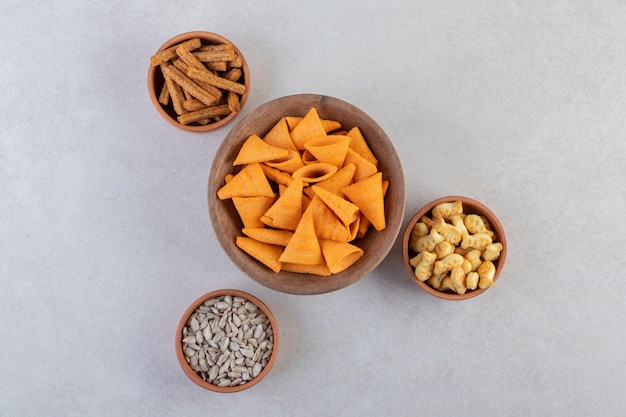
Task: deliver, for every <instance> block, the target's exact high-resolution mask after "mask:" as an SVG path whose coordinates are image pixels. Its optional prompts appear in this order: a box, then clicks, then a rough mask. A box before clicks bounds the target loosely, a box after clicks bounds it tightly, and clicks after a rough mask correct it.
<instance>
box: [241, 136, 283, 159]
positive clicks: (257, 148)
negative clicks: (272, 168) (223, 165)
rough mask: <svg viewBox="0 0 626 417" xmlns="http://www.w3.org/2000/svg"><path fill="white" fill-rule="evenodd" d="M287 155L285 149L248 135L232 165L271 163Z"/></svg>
mask: <svg viewBox="0 0 626 417" xmlns="http://www.w3.org/2000/svg"><path fill="white" fill-rule="evenodd" d="M287 155H289V151H288V150H287V149H282V148H278V147H276V146H272V145H270V144H269V143H267V142H265V141H263V139H261V138H260V137H258V136H257V135H250V136H249V137H248V139H246V141H245V142H244V143H243V145H242V147H241V149H240V150H239V153H238V154H237V157H236V158H235V161H234V162H233V165H243V164H251V163H253V162H265V161H272V160H274V159H280V158H284V157H286V156H287Z"/></svg>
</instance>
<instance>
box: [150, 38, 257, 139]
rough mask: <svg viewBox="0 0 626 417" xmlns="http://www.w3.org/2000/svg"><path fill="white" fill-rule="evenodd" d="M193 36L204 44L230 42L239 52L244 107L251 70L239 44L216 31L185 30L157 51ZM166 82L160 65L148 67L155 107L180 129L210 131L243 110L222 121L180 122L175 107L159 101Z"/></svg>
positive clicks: (221, 125) (151, 97)
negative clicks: (244, 86) (163, 104)
mask: <svg viewBox="0 0 626 417" xmlns="http://www.w3.org/2000/svg"><path fill="white" fill-rule="evenodd" d="M193 38H200V39H201V40H202V44H203V45H217V44H222V43H229V44H231V45H232V46H233V48H234V49H235V51H236V52H237V54H238V55H239V56H240V57H241V61H242V66H241V69H242V72H243V83H244V84H245V85H246V91H245V92H244V94H242V95H241V97H240V98H239V103H240V106H241V108H242V109H243V106H244V105H245V103H246V101H247V100H248V95H249V94H250V70H249V68H248V63H247V62H246V59H245V57H244V55H243V54H242V53H241V51H240V50H239V48H237V45H235V44H234V43H232V42H231V41H229V40H228V39H226V38H225V37H223V36H221V35H218V34H216V33H212V32H203V31H193V32H185V33H181V34H180V35H176V36H174V37H173V38H171V39H170V40H168V41H167V42H165V43H164V44H163V45H162V46H161V47H160V48H159V49H158V50H157V52H161V51H163V50H164V49H167V48H169V47H171V46H174V45H176V44H179V43H181V42H183V41H186V40H189V39H193ZM164 82H165V80H164V79H163V74H162V73H161V70H160V69H159V68H158V67H153V66H152V65H151V66H150V67H149V68H148V93H149V94H150V100H151V101H152V104H153V105H154V107H155V109H156V110H157V111H158V112H159V114H160V115H161V116H162V117H163V118H164V119H165V120H166V121H167V122H169V123H170V124H171V125H172V126H175V127H177V128H179V129H182V130H185V131H188V132H196V133H203V132H209V131H212V130H216V129H219V128H221V127H223V126H225V125H226V124H228V123H230V122H231V121H232V120H233V119H234V118H235V117H237V115H238V114H239V113H241V110H240V111H239V112H238V113H231V114H229V115H228V116H226V117H224V118H223V119H221V120H220V121H217V122H214V123H209V124H206V125H196V124H189V125H183V124H180V123H178V121H177V120H176V118H177V114H176V113H175V112H174V109H173V108H171V106H167V107H163V106H162V105H161V103H159V99H158V96H159V93H160V92H161V89H162V88H163V84H164Z"/></svg>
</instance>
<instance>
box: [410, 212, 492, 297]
mask: <svg viewBox="0 0 626 417" xmlns="http://www.w3.org/2000/svg"><path fill="white" fill-rule="evenodd" d="M497 239H498V237H497V236H496V235H495V233H494V232H493V231H492V230H491V226H490V224H489V222H488V221H487V219H485V218H484V217H482V216H479V215H477V214H474V213H464V212H463V204H462V202H461V201H459V200H457V201H451V202H445V203H439V204H437V205H436V206H435V207H433V209H432V210H431V211H430V213H429V215H425V216H423V217H422V218H420V219H419V220H418V221H417V222H416V223H415V225H414V226H413V228H412V230H411V235H410V238H409V242H408V246H409V249H410V250H411V251H413V252H414V253H415V256H413V257H412V258H410V259H409V263H410V265H411V266H412V267H413V268H414V269H415V276H416V278H417V279H418V280H420V281H422V282H425V283H426V284H428V285H429V286H431V287H433V288H435V289H436V290H439V291H444V292H453V293H457V294H465V293H466V292H467V291H472V290H475V289H477V288H481V289H485V288H489V287H491V286H492V285H493V280H494V277H495V274H496V266H495V262H496V261H497V260H498V259H499V258H500V253H501V252H502V249H503V245H502V243H501V242H498V240H497Z"/></svg>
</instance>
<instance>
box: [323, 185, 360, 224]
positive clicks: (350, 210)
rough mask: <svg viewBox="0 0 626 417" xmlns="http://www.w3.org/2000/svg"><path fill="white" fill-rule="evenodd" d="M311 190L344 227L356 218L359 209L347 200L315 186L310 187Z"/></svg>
mask: <svg viewBox="0 0 626 417" xmlns="http://www.w3.org/2000/svg"><path fill="white" fill-rule="evenodd" d="M312 188H313V191H314V192H315V195H317V196H318V197H319V198H320V199H321V200H322V201H323V202H324V204H326V206H327V207H328V208H329V209H331V210H332V212H333V213H335V215H336V216H337V217H338V218H339V220H341V222H342V223H343V224H344V225H346V226H348V225H350V224H351V223H353V222H354V221H355V220H356V219H357V218H358V216H359V207H358V206H357V205H355V204H352V203H351V202H349V201H348V200H346V199H343V198H341V197H339V196H338V195H336V194H333V193H331V192H330V191H328V190H325V189H323V188H320V187H318V186H316V185H314V186H312ZM345 188H348V187H344V189H345Z"/></svg>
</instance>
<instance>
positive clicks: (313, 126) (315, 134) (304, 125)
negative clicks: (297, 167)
mask: <svg viewBox="0 0 626 417" xmlns="http://www.w3.org/2000/svg"><path fill="white" fill-rule="evenodd" d="M290 135H291V140H292V141H293V144H294V145H296V148H297V149H298V150H299V151H302V150H304V144H305V143H306V142H308V141H309V140H311V139H313V138H319V137H320V136H325V135H326V130H325V129H324V126H323V125H322V122H321V121H320V118H319V116H318V114H317V110H315V107H312V108H311V110H309V112H308V113H307V114H306V115H305V116H304V118H303V119H302V120H301V121H300V123H298V124H297V125H296V127H294V128H293V130H292V131H291V133H290Z"/></svg>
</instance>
